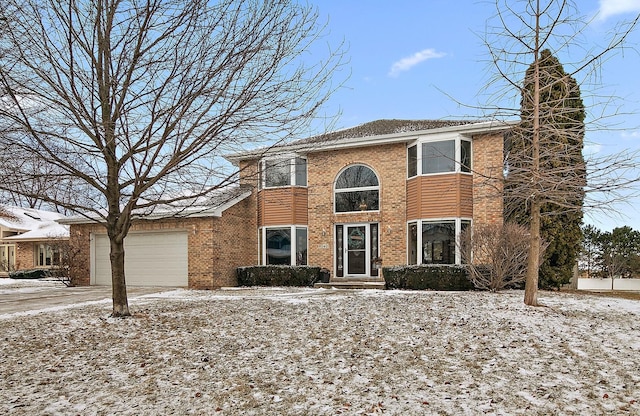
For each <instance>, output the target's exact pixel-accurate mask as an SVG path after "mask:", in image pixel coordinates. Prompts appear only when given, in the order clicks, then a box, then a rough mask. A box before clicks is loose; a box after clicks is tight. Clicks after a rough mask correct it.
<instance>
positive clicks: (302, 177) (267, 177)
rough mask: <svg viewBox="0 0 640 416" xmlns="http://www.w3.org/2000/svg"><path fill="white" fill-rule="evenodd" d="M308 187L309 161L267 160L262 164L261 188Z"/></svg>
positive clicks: (291, 159) (300, 159)
mask: <svg viewBox="0 0 640 416" xmlns="http://www.w3.org/2000/svg"><path fill="white" fill-rule="evenodd" d="M292 185H296V186H307V159H305V158H302V157H292V158H278V159H265V160H263V161H262V162H261V163H260V186H261V187H262V188H276V187H279V186H292Z"/></svg>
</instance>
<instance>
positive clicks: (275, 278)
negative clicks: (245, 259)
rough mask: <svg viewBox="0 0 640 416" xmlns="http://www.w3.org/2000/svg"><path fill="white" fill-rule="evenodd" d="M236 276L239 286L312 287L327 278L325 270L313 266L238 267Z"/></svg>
mask: <svg viewBox="0 0 640 416" xmlns="http://www.w3.org/2000/svg"><path fill="white" fill-rule="evenodd" d="M236 275H237V277H238V285H239V286H313V284H314V283H316V282H319V281H323V280H324V279H325V278H326V277H328V273H327V271H326V270H325V269H321V268H320V267H315V266H248V267H238V268H237V269H236ZM327 281H328V279H327Z"/></svg>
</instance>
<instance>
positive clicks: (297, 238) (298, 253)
mask: <svg viewBox="0 0 640 416" xmlns="http://www.w3.org/2000/svg"><path fill="white" fill-rule="evenodd" d="M263 239H264V244H262V240H263ZM260 240H261V241H260V247H266V250H264V253H263V252H262V250H260V256H261V257H262V256H264V257H263V258H262V264H284V265H291V266H296V265H297V266H304V265H306V264H307V228H306V227H296V226H288V227H265V228H262V229H261V233H260Z"/></svg>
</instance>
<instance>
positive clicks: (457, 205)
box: [407, 174, 473, 220]
mask: <svg viewBox="0 0 640 416" xmlns="http://www.w3.org/2000/svg"><path fill="white" fill-rule="evenodd" d="M472 215H473V179H472V177H471V176H470V175H461V174H447V175H432V176H418V177H416V178H412V179H409V180H408V181H407V220H416V219H428V218H449V217H461V216H462V217H471V216H472Z"/></svg>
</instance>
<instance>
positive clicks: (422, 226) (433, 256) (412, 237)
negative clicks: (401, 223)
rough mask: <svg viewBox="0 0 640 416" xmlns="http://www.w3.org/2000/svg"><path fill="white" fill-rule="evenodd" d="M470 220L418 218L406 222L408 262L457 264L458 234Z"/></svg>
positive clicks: (458, 254)
mask: <svg viewBox="0 0 640 416" xmlns="http://www.w3.org/2000/svg"><path fill="white" fill-rule="evenodd" d="M470 225H471V221H470V220H466V219H451V220H444V221H427V220H418V221H414V222H410V223H409V224H408V227H407V230H408V233H409V235H408V238H407V243H408V250H409V251H408V253H407V260H408V262H409V264H459V263H460V250H459V248H458V246H459V244H458V241H459V236H460V234H461V232H462V231H463V230H465V229H466V228H467V227H469V226H470Z"/></svg>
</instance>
